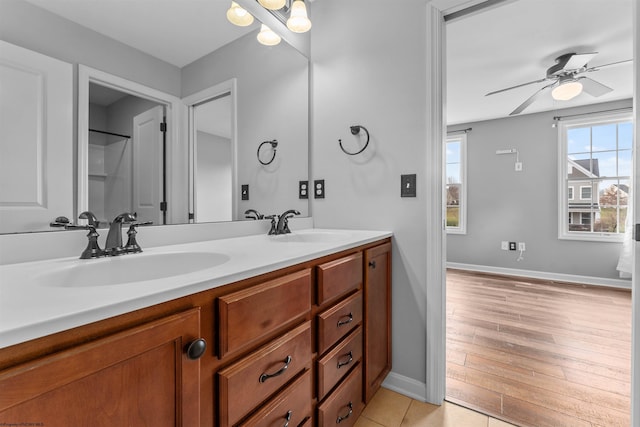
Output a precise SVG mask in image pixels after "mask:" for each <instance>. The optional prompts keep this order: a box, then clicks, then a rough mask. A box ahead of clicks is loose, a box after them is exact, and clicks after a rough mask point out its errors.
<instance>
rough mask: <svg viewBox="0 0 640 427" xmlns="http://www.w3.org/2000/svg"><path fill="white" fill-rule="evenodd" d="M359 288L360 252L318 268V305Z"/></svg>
mask: <svg viewBox="0 0 640 427" xmlns="http://www.w3.org/2000/svg"><path fill="white" fill-rule="evenodd" d="M361 286H362V252H358V253H357V254H353V255H349V256H347V257H344V258H340V259H337V260H335V261H331V262H327V263H324V264H321V265H319V266H318V290H317V292H318V295H317V303H318V305H322V304H323V303H325V302H327V301H330V300H332V299H334V298H336V297H339V296H340V295H344V294H346V293H347V292H349V291H352V290H354V289H359V288H360V287H361Z"/></svg>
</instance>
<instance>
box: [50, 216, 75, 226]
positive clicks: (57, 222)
mask: <svg viewBox="0 0 640 427" xmlns="http://www.w3.org/2000/svg"><path fill="white" fill-rule="evenodd" d="M70 223H71V221H69V218H67V217H66V216H59V217H57V218H56V219H54V220H53V221H52V222H50V223H49V227H66V226H67V225H69V224H70Z"/></svg>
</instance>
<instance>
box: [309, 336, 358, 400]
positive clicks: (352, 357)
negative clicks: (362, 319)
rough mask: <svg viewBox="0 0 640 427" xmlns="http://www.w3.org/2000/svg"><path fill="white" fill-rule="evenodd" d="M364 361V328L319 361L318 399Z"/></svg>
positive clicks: (348, 337)
mask: <svg viewBox="0 0 640 427" xmlns="http://www.w3.org/2000/svg"><path fill="white" fill-rule="evenodd" d="M361 359H362V327H361V326H359V327H358V328H357V329H356V330H354V331H353V332H351V333H350V334H349V335H348V336H347V337H346V338H345V339H344V340H343V341H342V342H341V343H340V344H338V345H337V346H336V347H335V348H334V349H333V350H331V351H330V352H329V353H327V354H326V355H325V356H324V357H322V358H321V359H319V360H318V362H317V366H318V398H319V399H322V398H323V397H324V396H325V394H327V393H328V392H329V391H331V389H332V388H333V387H335V385H336V384H338V381H340V379H342V378H343V377H344V376H345V375H347V373H348V372H349V369H351V368H352V367H353V366H354V365H355V364H356V363H358V362H359V361H360V360H361Z"/></svg>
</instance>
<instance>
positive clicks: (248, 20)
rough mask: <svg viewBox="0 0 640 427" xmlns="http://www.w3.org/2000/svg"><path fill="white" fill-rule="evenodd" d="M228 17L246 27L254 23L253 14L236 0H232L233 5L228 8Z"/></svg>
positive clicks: (235, 23)
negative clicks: (235, 0)
mask: <svg viewBox="0 0 640 427" xmlns="http://www.w3.org/2000/svg"><path fill="white" fill-rule="evenodd" d="M227 19H228V20H229V22H231V23H232V24H234V25H237V26H239V27H246V26H249V25H251V24H253V15H251V14H250V13H249V12H247V11H246V10H245V9H243V8H242V7H240V5H239V4H238V3H236V2H234V1H232V2H231V7H229V9H228V10H227Z"/></svg>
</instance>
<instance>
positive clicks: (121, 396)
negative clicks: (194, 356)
mask: <svg viewBox="0 0 640 427" xmlns="http://www.w3.org/2000/svg"><path fill="white" fill-rule="evenodd" d="M199 314H200V311H199V310H198V309H192V310H189V311H186V312H184V313H179V314H176V315H173V316H168V317H166V318H162V319H160V320H157V321H153V322H150V323H147V324H144V325H142V326H138V327H135V328H132V329H129V330H125V331H123V332H120V333H117V334H114V335H112V336H108V337H105V338H102V339H98V340H95V341H91V342H88V343H86V344H81V345H78V346H77V347H74V348H72V349H69V350H65V351H61V352H57V353H53V354H51V355H48V356H45V357H42V358H39V359H36V360H33V361H31V362H27V363H24V364H21V365H18V366H15V367H13V368H11V369H8V370H5V371H2V372H1V373H0V390H2V391H1V392H0V423H7V425H12V424H11V423H17V424H16V425H20V423H33V424H29V425H40V423H41V425H45V426H105V427H107V426H109V427H111V426H178V425H181V426H196V425H199V424H200V405H199V401H200V397H199V390H200V382H199V380H200V378H199V375H200V364H199V361H198V360H191V359H190V358H189V357H188V356H187V354H186V353H185V347H186V346H187V344H189V343H190V342H193V341H194V340H196V339H198V338H199V331H200V316H199ZM25 425H26V424H25Z"/></svg>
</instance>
